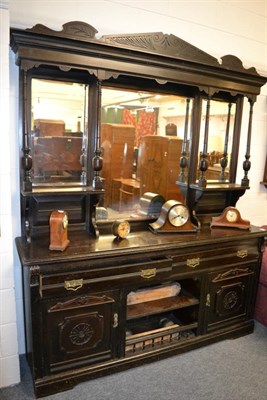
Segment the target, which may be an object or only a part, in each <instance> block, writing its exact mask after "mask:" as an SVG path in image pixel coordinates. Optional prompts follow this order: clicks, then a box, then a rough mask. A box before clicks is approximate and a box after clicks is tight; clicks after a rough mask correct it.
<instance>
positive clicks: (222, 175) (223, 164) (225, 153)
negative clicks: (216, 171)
mask: <svg viewBox="0 0 267 400" xmlns="http://www.w3.org/2000/svg"><path fill="white" fill-rule="evenodd" d="M231 107H232V103H229V104H228V115H227V123H226V132H225V139H224V149H223V156H222V158H221V159H220V164H221V173H220V176H219V180H220V181H222V182H223V181H225V169H226V167H227V165H228V141H229V130H230V119H231Z"/></svg>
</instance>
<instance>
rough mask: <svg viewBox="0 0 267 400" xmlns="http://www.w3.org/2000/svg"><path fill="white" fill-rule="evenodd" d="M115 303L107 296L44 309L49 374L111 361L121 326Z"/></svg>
mask: <svg viewBox="0 0 267 400" xmlns="http://www.w3.org/2000/svg"><path fill="white" fill-rule="evenodd" d="M117 319H118V314H117V313H116V312H115V300H114V298H112V297H108V296H107V295H88V296H79V297H73V298H71V299H69V298H68V299H64V300H62V301H58V302H53V303H49V305H47V306H45V311H44V326H46V328H47V332H48V335H47V338H46V343H47V349H46V350H47V352H46V354H45V355H44V356H45V357H48V364H49V369H50V371H52V372H53V371H60V370H64V369H67V368H70V367H71V368H73V367H75V366H77V367H79V366H81V365H84V364H88V363H91V362H97V361H103V360H107V359H111V358H112V357H114V354H115V348H114V343H115V332H116V329H114V328H116V327H117V325H118V322H117Z"/></svg>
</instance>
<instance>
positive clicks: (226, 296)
mask: <svg viewBox="0 0 267 400" xmlns="http://www.w3.org/2000/svg"><path fill="white" fill-rule="evenodd" d="M253 274H254V272H253V267H246V268H233V269H229V270H226V271H223V272H214V273H211V274H209V278H208V279H209V281H208V292H207V295H206V313H205V314H206V327H207V330H208V331H210V330H213V329H216V328H217V327H221V326H222V325H228V324H232V323H233V322H235V320H236V321H239V320H244V319H246V318H247V316H248V313H249V311H250V297H251V289H250V288H251V282H252V280H253Z"/></svg>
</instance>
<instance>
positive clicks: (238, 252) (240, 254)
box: [236, 249, 248, 258]
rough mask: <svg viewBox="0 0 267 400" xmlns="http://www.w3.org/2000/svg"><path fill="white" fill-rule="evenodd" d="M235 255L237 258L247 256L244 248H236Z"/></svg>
mask: <svg viewBox="0 0 267 400" xmlns="http://www.w3.org/2000/svg"><path fill="white" fill-rule="evenodd" d="M236 255H237V257H239V258H246V257H247V256H248V251H247V250H246V249H245V250H238V251H237V253H236Z"/></svg>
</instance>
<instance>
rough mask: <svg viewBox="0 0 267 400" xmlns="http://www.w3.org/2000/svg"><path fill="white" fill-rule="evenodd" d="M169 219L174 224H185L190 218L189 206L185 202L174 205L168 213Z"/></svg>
mask: <svg viewBox="0 0 267 400" xmlns="http://www.w3.org/2000/svg"><path fill="white" fill-rule="evenodd" d="M168 219H169V222H170V224H171V225H173V226H177V227H178V226H183V225H184V224H186V222H187V221H188V219H189V212H188V209H187V207H185V206H184V205H183V204H177V205H175V206H173V207H172V208H171V209H170V211H169V214H168Z"/></svg>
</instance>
